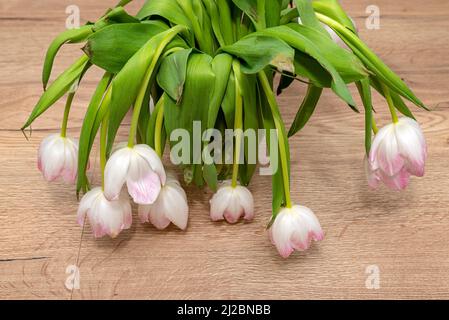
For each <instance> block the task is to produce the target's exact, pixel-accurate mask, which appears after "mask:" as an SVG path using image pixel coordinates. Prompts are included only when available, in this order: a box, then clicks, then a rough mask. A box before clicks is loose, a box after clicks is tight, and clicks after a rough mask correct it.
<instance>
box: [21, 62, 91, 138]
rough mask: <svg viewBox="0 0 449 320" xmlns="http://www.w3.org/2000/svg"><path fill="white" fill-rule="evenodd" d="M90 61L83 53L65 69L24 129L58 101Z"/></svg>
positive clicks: (45, 93) (46, 92)
mask: <svg viewBox="0 0 449 320" xmlns="http://www.w3.org/2000/svg"><path fill="white" fill-rule="evenodd" d="M88 63H89V59H88V57H87V56H86V55H83V56H82V57H81V58H80V59H78V60H77V61H76V62H75V63H74V64H73V65H71V66H70V67H69V68H68V69H67V70H66V71H64V72H63V73H62V74H61V75H60V76H59V77H58V78H57V79H56V80H55V81H54V82H53V83H52V84H51V85H50V86H49V87H48V89H47V91H45V92H44V93H43V94H42V96H41V98H40V99H39V101H38V103H37V105H36V106H35V107H34V109H33V111H32V112H31V114H30V116H29V118H28V120H27V121H26V123H25V124H24V125H23V127H22V130H24V129H25V128H27V127H29V126H30V125H31V124H32V123H33V122H34V120H36V118H38V117H39V116H40V115H41V114H42V113H44V112H45V111H47V109H48V108H50V107H51V106H52V105H53V104H54V103H55V102H56V101H58V100H59V99H60V98H61V97H62V96H63V95H64V94H65V93H66V92H67V91H69V89H70V88H71V87H72V85H73V84H74V83H75V81H78V80H79V79H80V77H81V76H82V75H83V74H84V72H85V68H86V66H87V65H88Z"/></svg>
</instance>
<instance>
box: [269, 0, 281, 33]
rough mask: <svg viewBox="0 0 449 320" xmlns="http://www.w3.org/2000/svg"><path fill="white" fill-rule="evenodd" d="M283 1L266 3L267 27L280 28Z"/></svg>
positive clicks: (274, 0)
mask: <svg viewBox="0 0 449 320" xmlns="http://www.w3.org/2000/svg"><path fill="white" fill-rule="evenodd" d="M281 7H282V0H269V1H265V16H266V27H267V28H270V27H275V26H278V25H279V23H280V20H281Z"/></svg>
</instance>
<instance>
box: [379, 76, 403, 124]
mask: <svg viewBox="0 0 449 320" xmlns="http://www.w3.org/2000/svg"><path fill="white" fill-rule="evenodd" d="M381 85H382V91H383V92H384V95H385V99H386V100H387V103H388V108H389V109H390V113H391V119H392V120H393V123H397V122H398V121H399V120H398V114H397V113H396V108H395V106H394V102H393V99H392V98H391V93H390V89H389V88H388V87H387V86H386V85H385V84H383V83H381Z"/></svg>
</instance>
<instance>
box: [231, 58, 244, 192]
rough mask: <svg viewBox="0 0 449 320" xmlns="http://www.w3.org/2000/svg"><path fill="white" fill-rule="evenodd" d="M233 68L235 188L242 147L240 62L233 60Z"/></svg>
mask: <svg viewBox="0 0 449 320" xmlns="http://www.w3.org/2000/svg"><path fill="white" fill-rule="evenodd" d="M233 69H234V74H235V118H234V134H235V147H234V164H233V167H232V187H233V188H236V187H237V185H238V178H239V165H240V152H241V148H242V129H243V97H242V90H241V88H240V82H241V73H240V63H239V62H238V61H234V62H233Z"/></svg>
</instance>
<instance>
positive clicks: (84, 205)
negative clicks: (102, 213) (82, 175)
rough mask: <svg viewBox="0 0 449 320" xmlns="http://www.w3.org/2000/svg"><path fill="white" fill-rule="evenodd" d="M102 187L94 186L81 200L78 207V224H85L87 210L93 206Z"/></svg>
mask: <svg viewBox="0 0 449 320" xmlns="http://www.w3.org/2000/svg"><path fill="white" fill-rule="evenodd" d="M101 192H102V191H101V188H94V189H92V190H90V191H89V192H87V193H86V194H85V195H84V196H83V198H82V199H81V201H80V204H79V207H78V213H77V216H78V219H77V220H78V224H79V225H81V226H82V225H83V224H84V219H85V217H86V214H87V212H88V211H89V209H90V208H91V207H92V206H93V204H94V202H95V201H96V199H97V198H98V197H99V196H100V195H101Z"/></svg>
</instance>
